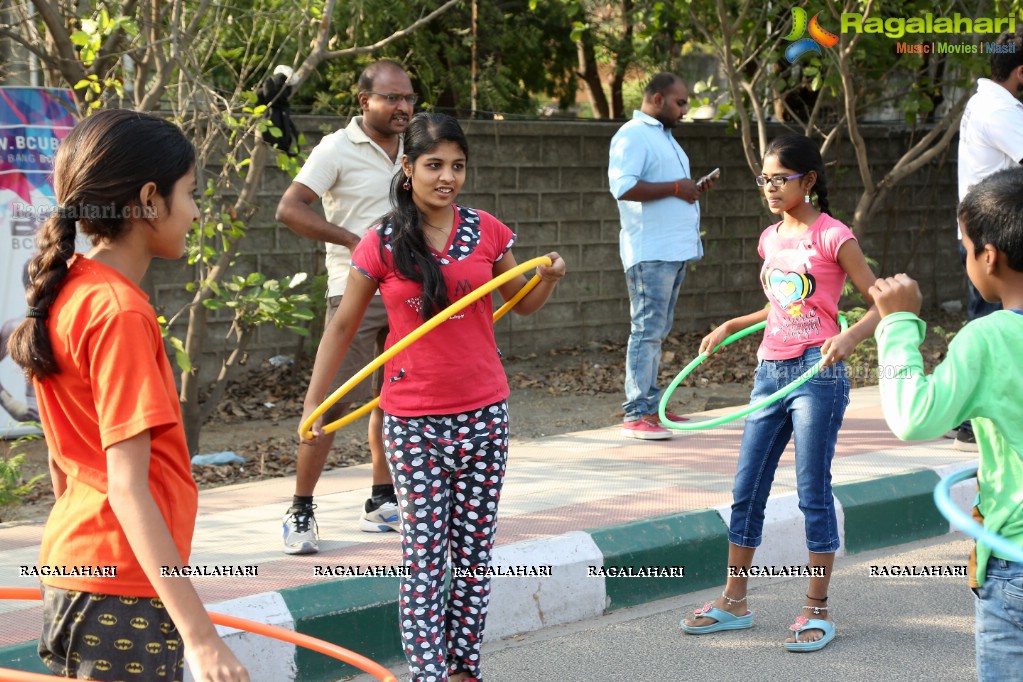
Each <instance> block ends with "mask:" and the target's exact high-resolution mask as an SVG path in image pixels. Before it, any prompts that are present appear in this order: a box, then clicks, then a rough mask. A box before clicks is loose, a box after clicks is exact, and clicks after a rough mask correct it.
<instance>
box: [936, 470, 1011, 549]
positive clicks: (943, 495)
mask: <svg viewBox="0 0 1023 682" xmlns="http://www.w3.org/2000/svg"><path fill="white" fill-rule="evenodd" d="M976 475H977V467H970V468H968V469H963V470H962V471H957V472H956V473H954V474H952V475H951V476H946V477H945V478H943V479H941V481H940V482H939V483H938V485H936V486H934V504H936V505H937V506H938V511H940V512H941V514H942V516H944V517H945V518H946V519H948V520H949V522H950V523H951V524H952V525H953V526H955V527H956V528H958V529H959V530H961V531H963V532H964V533H966V534H967V535H969V536H970V537H971V538H973V539H974V540H976V541H977V542H982V543H984V544H985V545H987V546H988V547H990V548H991V549H992V550H994V551H995V552H997V553H998V556H1000V557H1003V558H1005V559H1009V560H1010V561H1018V562H1021V563H1023V547H1021V546H1019V545H1017V544H1014V543H1012V542H1009V541H1008V540H1007V539H1005V538H1003V537H1002V536H1001V535H998V534H997V533H992V532H991V531H989V530H988V529H987V528H985V527H984V526H982V525H980V524H979V523H977V522H976V521H974V520H973V518H972V517H970V516H969V515H967V514H966V513H965V512H964V511H963V510H962V509H960V508H959V507H957V506H956V505H955V503H954V502H952V495H951V490H952V486H954V485H955V484H956V483H959V482H960V481H966V480H968V479H971V478H974V477H976Z"/></svg>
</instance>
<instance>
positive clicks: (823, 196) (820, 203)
mask: <svg viewBox="0 0 1023 682" xmlns="http://www.w3.org/2000/svg"><path fill="white" fill-rule="evenodd" d="M813 191H814V194H816V195H817V208H819V209H820V212H821V213H827V214H828V215H831V205H830V204H829V203H828V181H827V180H826V179H825V178H824V173H823V172H821V173H818V174H817V182H816V183H814V186H813ZM832 217H833V216H832Z"/></svg>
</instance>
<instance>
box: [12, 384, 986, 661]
mask: <svg viewBox="0 0 1023 682" xmlns="http://www.w3.org/2000/svg"><path fill="white" fill-rule="evenodd" d="M731 409H734V408H729V409H724V410H715V411H711V412H707V413H703V414H702V415H698V416H694V418H703V417H704V416H706V417H710V416H714V415H716V414H720V413H724V412H729V411H731ZM741 424H742V421H741V420H740V421H739V422H737V423H733V424H731V425H726V426H723V427H719V428H716V429H709V430H705V431H695V432H686V433H677V434H675V436H674V437H673V438H672V439H671V440H667V441H636V440H633V439H629V438H623V437H621V436H620V435H619V431H618V428H617V427H609V428H603V429H596V430H592V431H580V432H576V433H570V434H565V435H561V436H557V437H552V438H545V439H543V440H536V441H525V442H518V441H513V443H512V448H511V459H510V464H509V467H508V474H507V479H506V482H505V486H504V493H503V497H502V500H501V511H500V523H499V526H498V534H497V541H498V547H499V550H500V548H502V547H504V546H509V545H514V544H517V543H522V542H523V541H527V540H538V539H547V538H554V537H556V536H561V535H563V534H565V533H569V532H571V531H580V530H587V529H593V528H596V527H608V526H621V525H622V524H628V523H630V522H636V521H641V520H643V519H649V518H651V517H659V516H662V515H666V514H673V513H678V512H686V511H699V510H713V509H715V508H719V511H720V513H721V514H722V515H723V516H725V518H727V505H728V504H729V503H730V501H731V495H730V490H731V484H732V475H733V473H734V470H735V462H736V456H737V450H738V443H739V439H740V435H741V429H742V426H741ZM974 459H975V456H973V455H970V454H969V453H962V452H959V451H957V450H955V449H954V448H953V447H952V441H948V440H940V441H930V442H924V443H903V442H900V441H898V440H897V439H896V438H894V437H893V436H892V435H891V433H890V432H889V430H888V428H887V427H886V425H885V422H884V420H883V417H882V415H881V411H880V400H879V395H878V392H877V388H876V387H867V388H860V389H854V390H853V392H852V403H851V404H850V406H849V409H848V411H847V413H846V417H845V423H844V426H843V428H842V432H841V435H840V438H839V443H838V449H837V453H836V458H835V462H834V465H833V477H834V484H835V485H836V487H837V486H839V485H840V484H847V483H851V482H854V481H860V480H864V479H878V478H883V477H892V476H896V475H899V474H902V473H905V472H908V471H914V470H920V469H932V470H937V472H938V473H939V474H943V473H946V472H947V471H951V470H953V469H957V468H960V467H961V466H965V465H966V464H968V463H970V462H971V461H972V460H974ZM369 481H370V472H369V467H368V465H364V466H357V467H351V468H346V469H339V470H334V471H330V472H326V473H325V474H324V476H323V478H322V479H321V481H320V484H319V487H318V489H317V496H316V500H317V505H318V508H317V519H318V520H319V525H320V535H321V543H320V553H319V554H317V555H312V556H306V557H289V556H285V555H284V554H282V553H281V551H280V546H281V540H280V522H281V517H282V516H283V513H284V511H285V508H286V507H287V505H288V503H289V502H290V498H291V494H292V491H293V485H294V479H293V478H281V479H273V480H268V481H261V482H256V483H244V484H238V485H233V486H228V487H223V488H216V489H212V490H204V491H202V493H201V494H200V497H199V518H198V521H197V526H196V532H195V542H194V545H193V554H192V558H191V563H192V564H193V565H206V566H217V565H220V566H224V565H257V566H258V576H252V577H243V578H231V579H225V578H215V577H207V578H197V579H195V582H196V584H197V586H198V588H199V591H200V593H201V595H202V597H203V600H204V602H205V603H207V604H215V603H217V602H222V601H224V600H229V599H237V598H244V597H246V596H248V595H255V594H258V593H265V592H278V591H281V590H287V589H288V588H295V587H298V586H302V585H314V584H320V583H325V582H327V581H330V580H331V578H327V577H322V576H317V575H315V570H316V568H315V567H317V566H323V565H331V566H336V565H343V566H367V567H368V566H394V565H396V564H398V563H399V536H398V534H397V533H387V534H369V533H362V532H360V531H359V530H358V526H357V520H358V518H359V514H360V513H361V511H362V505H363V502H364V500H365V499H366V497H367V493H368V487H369ZM794 491H795V473H794V459H793V451H792V446H791V444H790V446H789V450H788V451H787V452H786V454H785V455H784V456H783V458H782V462H781V467H780V469H779V471H778V474H777V476H776V478H775V483H774V488H773V491H772V500H775V499H792V494H793V493H794ZM769 522H770V519H769ZM41 531H42V524H41V523H19V522H14V523H6V524H0V585H4V586H34V585H36V580H35V578H31V577H23V576H20V567H21V566H33V565H34V564H35V562H36V557H37V552H38V544H39V540H40V536H41ZM792 531H793V532H792V533H786V534H785V535H786V536H793V537H784V538H778V537H774V538H771V537H768V538H767V540H766V541H765V547H767V546H768V545H770V544H771V543H772V542H774V543H777V542H785V543H788V544H789V545H791V546H793V547H797V548H798V547H801V546H802V537H801V533H802V526H801V522H800V523H798V524H795V525H794V526H793V528H792ZM800 551H802V550H800ZM852 551H856V550H855V549H853V550H852ZM760 556H761V555H759V554H758V563H760V560H759V558H760ZM687 575H688V569H687ZM0 614H3V615H2V616H0V647H2V646H6V645H11V644H15V643H19V642H26V641H28V640H32V639H34V638H35V637H36V636H37V635H38V632H39V627H40V626H39V623H40V619H39V618H40V613H39V608H38V605H37V604H35V603H25V602H0ZM0 665H3V663H2V662H0Z"/></svg>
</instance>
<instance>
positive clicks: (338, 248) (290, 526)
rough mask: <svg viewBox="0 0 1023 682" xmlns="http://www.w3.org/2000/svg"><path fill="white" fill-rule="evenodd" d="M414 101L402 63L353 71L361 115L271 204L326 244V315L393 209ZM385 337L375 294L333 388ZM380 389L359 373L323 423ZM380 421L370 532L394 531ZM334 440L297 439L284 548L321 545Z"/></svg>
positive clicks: (374, 434)
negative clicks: (325, 476)
mask: <svg viewBox="0 0 1023 682" xmlns="http://www.w3.org/2000/svg"><path fill="white" fill-rule="evenodd" d="M415 102H416V95H415V93H414V92H413V90H412V82H411V80H409V77H408V74H407V73H405V70H404V69H403V68H402V67H401V65H400V64H398V63H397V62H392V61H379V62H375V63H373V64H370V65H369V66H367V67H366V69H365V70H364V71H363V72H362V75H361V76H360V77H359V105H360V106H361V107H362V116H356V117H354V118H353V119H352V120H351V122H350V123H349V124H348V126H347V127H346V128H343V129H341V130H338V131H336V132H334V133H332V134H330V135H327V136H326V137H324V138H323V140H322V141H321V142H320V144H318V145H317V146H316V148H315V149H313V151H312V153H311V154H310V155H309V159H308V160H307V161H306V163H305V165H304V166H303V167H302V170H301V171H299V173H298V175H297V176H296V177H295V181H294V182H292V183H291V185H290V186H289V187H288V189H287V190H286V191H285V192H284V196H283V197H281V201H280V203H279V204H278V205H277V220H279V221H280V222H282V223H284V224H285V225H287V226H288V227H289V228H290V229H291V230H292V231H293V232H295V233H296V234H299V235H302V236H303V237H308V238H310V239H316V240H319V241H323V242H326V244H327V258H326V262H327V276H328V280H327V299H328V305H327V320H328V321H329V320H330V318H331V317H332V316H333V314H334V313H335V312H336V311H337V309H338V306H339V305H340V303H341V297H342V296H343V295H344V291H345V284H346V283H347V281H348V275H349V271H350V269H351V254H352V250H354V249H355V246H356V245H357V244H358V243H359V240H360V239H362V236H363V235H364V234H365V233H366V231H367V230H368V229H369V228H370V227H372V226H373V225H375V224H376V223H377V222H378V221H379V220H380V218H381V217H382V216H383V215H384V214H385V213H387V212H388V211H390V209H391V204H390V197H389V190H390V186H391V179H392V178H393V177H394V174H395V173H397V172H398V171H400V170H401V157H402V154H403V152H404V147H403V140H402V134H403V133H404V132H405V128H406V127H407V126H408V122H409V119H410V118H411V117H412V109H413V106H414V105H415ZM318 198H322V200H323V211H324V214H325V217H321V216H320V215H319V213H317V212H316V211H315V210H313V208H312V204H313V202H314V201H316V200H317V199H318ZM386 336H387V314H386V312H385V311H384V306H383V303H381V302H380V297H379V296H376V297H374V300H373V302H372V303H371V304H370V307H369V309H368V310H367V311H366V315H365V316H364V318H363V320H362V324H361V325H360V327H359V331H358V332H357V334H356V336H355V339H353V341H352V346H351V348H350V350H349V351H348V353H347V354H346V355H345V358H344V362H343V363H342V365H341V368H340V370H338V373H337V376H336V377H335V378H334V384H333V387H332V390H333V388H337V387H338V386H340V385H341V384H342V383H344V382H345V381H347V380H348V379H349V378H350V377H352V376H353V375H354V374H355V373H356V372H358V371H359V370H360V369H362V368H363V367H364V366H365V365H366V364H367V363H368V362H369V361H370V360H372V359H373V358H374V357H376V356H377V355H379V354H380V353H381V352H383V343H384V340H385V338H386ZM379 390H380V376H379V373H378V374H377V376H375V377H374V385H373V386H370V385H369V382H368V381H363V382H362V383H360V384H359V385H358V386H356V387H355V388H354V389H353V390H352V391H351V392H349V393H348V394H346V395H345V397H344V400H345V402H339V403H337V404H336V405H335V406H334V407H333V408H332V409H331V410H329V411H328V412H327V413H326V415H324V423H329V422H331V421H335V420H337V419H340V418H341V417H342V416H344V415H345V413H347V412H348V408H349V406H350V405H351V403H352V402H355V401H365V400H368V399H370V398H371V397H372V396H373V395H375V394H378V393H379ZM382 424H383V413H382V412H381V411H380V409H379V408H377V409H376V410H373V412H372V413H371V414H370V419H369V446H370V451H371V453H372V455H373V490H372V494H371V497H370V499H368V500H366V506H365V512H364V513H363V515H362V518H361V519H360V520H359V526H360V528H361V529H362V530H364V531H367V532H386V531H391V530H394V531H397V530H398V529H399V517H398V505H397V499H396V498H395V495H394V484H393V483H392V481H391V474H390V472H389V471H388V469H387V461H386V460H385V459H384V446H383V437H382V434H381V427H382ZM333 442H334V434H332V433H331V434H328V435H326V436H324V437H321V438H319V439H318V440H317V442H316V443H313V444H307V443H302V444H301V445H299V448H298V466H297V468H298V471H297V474H296V477H295V497H294V499H293V501H292V505H291V507H290V508H289V509H288V511H287V513H286V514H285V516H284V529H283V534H284V551H285V553H287V554H312V553H314V552H316V551H318V550H319V544H318V543H319V536H318V528H317V525H316V519H315V518H314V516H313V508H314V506H313V490H314V488H315V487H316V483H317V481H318V480H319V478H320V474H321V473H322V472H323V466H324V464H325V462H326V460H327V454H328V453H329V452H330V448H331V446H332V445H333Z"/></svg>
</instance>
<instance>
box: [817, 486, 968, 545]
mask: <svg viewBox="0 0 1023 682" xmlns="http://www.w3.org/2000/svg"><path fill="white" fill-rule="evenodd" d="M939 480H940V478H939V477H938V474H937V473H935V472H934V470H933V469H919V470H917V471H910V472H908V473H903V474H897V475H894V476H885V477H881V478H874V479H868V480H865V481H857V482H855V483H843V484H841V485H836V486H835V487H834V492H835V499H836V500H838V501H839V502H840V503H841V504H842V508H843V509H844V510H845V546H846V552H848V553H849V554H854V553H856V552H864V551H867V550H871V549H880V548H882V547H889V546H891V545H896V544H902V543H905V542H913V541H915V540H922V539H924V538H930V537H935V536H937V535H943V534H945V533H947V532H948V531H949V524H948V521H947V520H946V519H945V517H944V516H942V515H941V512H939V511H938V508H937V507H936V506H935V504H934V486H936V485H937V484H938V481H939Z"/></svg>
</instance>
